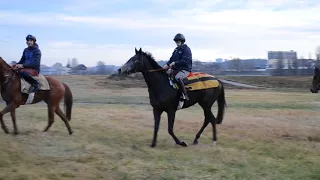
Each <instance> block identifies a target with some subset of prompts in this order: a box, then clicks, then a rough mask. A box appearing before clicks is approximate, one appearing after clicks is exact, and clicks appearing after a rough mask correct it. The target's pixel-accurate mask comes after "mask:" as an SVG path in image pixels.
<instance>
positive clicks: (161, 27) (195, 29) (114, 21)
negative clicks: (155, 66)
mask: <svg viewBox="0 0 320 180" xmlns="http://www.w3.org/2000/svg"><path fill="white" fill-rule="evenodd" d="M176 33H183V34H184V35H185V37H186V43H187V44H188V45H189V47H190V48H191V50H192V55H193V58H194V59H199V60H201V61H209V60H215V59H216V58H230V57H232V58H234V57H239V58H252V57H255V58H267V51H268V50H296V51H297V52H298V56H299V57H300V56H304V57H305V58H308V57H309V53H311V55H312V57H314V56H315V49H316V46H317V45H320V3H317V1H316V0H197V1H194V0H149V1H146V0H137V1H133V0H130V1H129V0H91V1H89V0H47V1H39V0H28V1H22V0H1V1H0V48H1V51H0V52H1V54H0V56H1V57H3V58H4V59H5V60H7V61H12V60H16V61H18V60H19V59H20V57H21V54H22V51H23V49H24V48H25V47H26V44H25V36H26V35H27V34H33V35H35V36H36V37H37V39H38V44H39V46H40V49H41V51H42V63H43V64H46V65H52V64H54V63H55V62H61V63H63V64H66V63H67V60H68V58H73V57H76V58H77V59H78V60H79V62H80V63H84V64H86V65H87V66H93V65H96V63H97V61H100V60H102V61H104V62H105V63H107V64H115V65H121V64H123V63H124V62H125V61H127V60H128V59H129V58H130V57H131V56H133V55H134V48H135V47H137V48H140V47H142V49H143V50H146V51H149V52H151V53H152V54H153V55H154V57H155V58H156V59H157V60H160V59H163V60H167V59H169V58H170V56H171V53H172V51H173V49H174V48H175V44H174V42H173V40H172V39H173V37H174V35H175V34H176Z"/></svg>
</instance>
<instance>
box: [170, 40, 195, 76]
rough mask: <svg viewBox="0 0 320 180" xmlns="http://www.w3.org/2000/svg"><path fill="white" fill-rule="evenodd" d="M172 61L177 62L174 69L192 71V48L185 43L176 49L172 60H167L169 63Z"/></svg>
mask: <svg viewBox="0 0 320 180" xmlns="http://www.w3.org/2000/svg"><path fill="white" fill-rule="evenodd" d="M172 62H175V65H174V66H173V69H175V70H178V71H180V70H186V71H189V72H191V70H192V53H191V50H190V48H189V47H188V46H187V45H186V44H183V45H181V46H179V47H177V48H175V49H174V51H173V53H172V56H171V58H170V60H169V61H168V62H167V65H170V64H171V63H172Z"/></svg>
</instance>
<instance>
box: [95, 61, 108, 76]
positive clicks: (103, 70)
mask: <svg viewBox="0 0 320 180" xmlns="http://www.w3.org/2000/svg"><path fill="white" fill-rule="evenodd" d="M97 68H98V69H97V74H106V71H107V69H106V66H105V63H104V62H102V61H99V62H98V63H97Z"/></svg>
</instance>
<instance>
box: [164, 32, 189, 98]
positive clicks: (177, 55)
mask: <svg viewBox="0 0 320 180" xmlns="http://www.w3.org/2000/svg"><path fill="white" fill-rule="evenodd" d="M173 40H174V41H175V42H176V44H177V47H176V48H175V49H174V51H173V53H172V56H171V58H170V60H169V61H168V62H167V64H165V65H164V67H163V68H164V69H169V68H171V69H172V70H173V72H172V73H173V74H175V79H176V80H177V82H178V85H179V90H180V92H181V93H182V94H183V95H184V96H183V98H184V99H186V100H189V97H188V94H187V91H186V89H185V87H184V83H183V81H182V80H183V79H184V78H186V77H188V76H189V74H190V73H191V71H192V53H191V50H190V48H189V47H188V46H187V44H185V41H186V39H185V37H184V35H183V34H180V33H178V34H177V35H175V37H174V39H173Z"/></svg>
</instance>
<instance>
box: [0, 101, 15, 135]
mask: <svg viewBox="0 0 320 180" xmlns="http://www.w3.org/2000/svg"><path fill="white" fill-rule="evenodd" d="M15 108H16V106H15V104H14V103H10V104H8V105H7V106H6V107H5V108H4V109H3V110H2V111H1V112H0V123H1V128H2V129H3V131H4V132H5V133H6V134H9V131H8V128H7V126H6V125H5V123H4V121H3V116H4V115H5V114H7V113H8V112H12V111H13V110H14V109H15Z"/></svg>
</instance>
